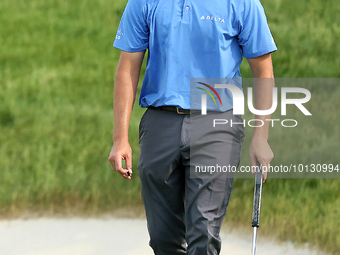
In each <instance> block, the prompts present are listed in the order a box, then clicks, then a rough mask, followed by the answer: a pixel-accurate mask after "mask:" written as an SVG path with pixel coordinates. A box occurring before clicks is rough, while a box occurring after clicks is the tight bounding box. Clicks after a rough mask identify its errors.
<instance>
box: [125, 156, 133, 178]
mask: <svg viewBox="0 0 340 255" xmlns="http://www.w3.org/2000/svg"><path fill="white" fill-rule="evenodd" d="M125 165H126V169H127V170H128V174H129V175H132V157H131V155H126V157H125Z"/></svg>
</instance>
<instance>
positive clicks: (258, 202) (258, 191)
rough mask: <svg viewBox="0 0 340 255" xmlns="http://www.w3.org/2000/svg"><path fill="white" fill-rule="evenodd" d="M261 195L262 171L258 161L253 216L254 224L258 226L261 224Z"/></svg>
mask: <svg viewBox="0 0 340 255" xmlns="http://www.w3.org/2000/svg"><path fill="white" fill-rule="evenodd" d="M261 195H262V171H261V165H260V163H259V162H257V171H256V176H255V188H254V204H253V217H252V226H253V227H257V228H258V227H259V226H260V211H261Z"/></svg>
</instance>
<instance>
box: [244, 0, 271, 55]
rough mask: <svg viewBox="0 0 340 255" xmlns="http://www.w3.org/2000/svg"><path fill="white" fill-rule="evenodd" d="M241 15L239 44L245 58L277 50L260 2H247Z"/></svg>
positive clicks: (251, 0)
mask: <svg viewBox="0 0 340 255" xmlns="http://www.w3.org/2000/svg"><path fill="white" fill-rule="evenodd" d="M239 15H240V16H239V18H238V27H239V35H238V43H239V45H240V47H241V49H242V53H243V56H244V57H245V58H255V57H259V56H262V55H264V54H267V53H270V52H273V51H276V50H277V47H276V44H275V41H274V38H273V36H272V34H271V32H270V29H269V26H268V22H267V18H266V14H265V12H264V9H263V7H262V5H261V3H260V1H259V0H245V1H244V5H241V9H240V11H239Z"/></svg>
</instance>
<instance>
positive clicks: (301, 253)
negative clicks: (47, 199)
mask: <svg viewBox="0 0 340 255" xmlns="http://www.w3.org/2000/svg"><path fill="white" fill-rule="evenodd" d="M224 231H225V230H224ZM221 237H222V239H223V243H222V252H221V255H243V254H245V255H249V254H251V241H252V234H251V233H250V235H249V233H247V234H245V233H242V232H239V231H232V232H231V233H226V232H222V233H221ZM263 239H264V238H261V233H260V229H259V233H258V245H257V252H256V254H261V255H269V254H270V255H286V254H289V255H317V254H318V255H321V254H322V253H320V252H316V251H314V252H312V251H311V250H308V249H307V248H303V249H302V248H299V249H297V248H294V246H293V245H292V244H290V243H282V244H277V243H275V242H273V241H269V242H268V241H265V240H263ZM148 240H149V237H148V233H147V229H146V221H145V220H142V219H135V220H134V219H116V218H109V219H94V218H93V219H82V218H70V219H58V218H40V219H29V220H2V221H0V254H1V255H106V254H107V255H152V254H153V252H152V250H151V248H150V247H149V246H148Z"/></svg>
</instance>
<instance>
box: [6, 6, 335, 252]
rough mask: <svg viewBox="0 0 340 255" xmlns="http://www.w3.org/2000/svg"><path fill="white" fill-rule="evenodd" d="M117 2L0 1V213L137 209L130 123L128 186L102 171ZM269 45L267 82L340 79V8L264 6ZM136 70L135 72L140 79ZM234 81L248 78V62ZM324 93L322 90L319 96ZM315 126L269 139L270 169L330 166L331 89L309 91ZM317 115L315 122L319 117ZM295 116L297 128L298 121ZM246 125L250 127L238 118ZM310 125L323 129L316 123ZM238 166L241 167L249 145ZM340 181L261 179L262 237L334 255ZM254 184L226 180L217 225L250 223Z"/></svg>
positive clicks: (106, 168)
mask: <svg viewBox="0 0 340 255" xmlns="http://www.w3.org/2000/svg"><path fill="white" fill-rule="evenodd" d="M125 3H126V1H125V0H113V1H108V0H83V1H78V0H75V1H66V0H42V1H38V0H31V1H18V0H11V1H9V0H2V1H1V2H0V24H1V29H0V213H1V215H2V216H5V215H7V216H8V215H9V216H10V215H18V214H20V212H22V211H27V210H28V211H36V210H42V211H44V210H45V211H51V212H52V213H53V212H63V211H67V210H68V209H69V208H76V212H93V213H97V212H107V211H113V210H116V209H118V208H121V207H126V206H139V205H141V199H140V183H139V179H138V176H137V169H136V166H137V158H138V150H139V148H138V137H137V130H138V122H139V119H140V116H141V114H142V112H143V110H142V109H140V108H138V107H136V108H135V110H134V112H133V116H132V119H131V126H130V133H131V136H130V142H131V146H132V148H133V153H134V157H133V165H134V172H135V175H134V178H133V180H132V181H126V180H124V179H123V178H121V177H119V176H118V175H117V174H116V173H114V172H113V170H112V169H111V167H110V164H109V163H108V161H107V157H108V155H109V152H110V148H111V146H112V140H111V137H112V127H113V114H112V91H113V81H114V73H115V69H116V65H117V62H118V57H119V51H118V50H117V49H114V48H113V47H112V43H113V40H114V37H115V33H116V30H117V26H118V23H119V20H120V16H121V14H122V11H123V10H124V6H125ZM262 3H263V5H264V7H265V10H266V13H267V16H268V20H269V23H270V26H271V29H272V32H273V35H274V37H275V40H276V42H277V45H278V47H279V51H278V52H276V53H274V54H273V62H274V67H275V75H276V77H286V78H287V77H288V78H292V77H340V69H339V66H340V58H339V55H340V45H339V43H338V42H339V40H340V16H339V15H338V13H339V11H340V6H339V5H338V3H337V1H335V0H333V1H332V0H325V1H318V0H309V1H307V0H302V1H292V0H287V1H279V0H271V1H270V0H265V1H264V0H263V1H262ZM144 68H145V67H143V70H144ZM241 69H242V73H243V75H244V76H245V77H250V70H249V67H248V66H247V64H246V63H243V64H242V68H241ZM325 87H326V86H325ZM314 90H315V92H313V95H314V94H315V95H318V96H317V98H316V100H314V101H313V102H314V103H313V104H310V105H308V109H310V110H311V111H312V112H313V113H317V114H315V115H313V118H311V119H308V120H306V121H305V124H303V123H302V124H301V128H300V129H299V128H297V129H292V130H289V131H287V130H286V129H282V128H274V129H271V136H270V144H271V146H272V147H273V150H274V152H275V154H276V156H275V159H274V161H273V164H280V163H287V162H288V163H311V162H314V163H326V162H327V163H328V162H332V163H339V157H340V154H339V145H338V141H339V132H338V130H339V126H340V125H339V120H338V118H337V111H338V109H340V105H339V100H338V98H339V97H340V94H339V90H338V89H336V90H332V91H330V90H329V89H325V88H324V87H322V88H314ZM322 109H324V110H325V111H326V112H325V114H319V113H320V112H321V110H322ZM293 114H294V115H293V116H294V117H296V118H301V114H300V115H299V112H298V111H297V112H294V113H293ZM245 118H248V119H249V118H250V116H249V115H246V116H245ZM319 120H323V121H322V122H321V121H319ZM247 136H248V139H247V141H246V143H245V145H244V147H243V158H242V164H243V165H246V164H249V159H248V153H247V147H248V145H249V142H250V141H249V140H250V139H249V138H250V137H251V130H250V129H249V130H248V129H247ZM339 184H340V182H339V180H337V179H336V180H334V179H319V180H318V179H271V180H268V182H267V183H266V184H265V187H264V193H263V208H262V214H261V226H262V227H261V233H266V234H268V235H275V236H277V237H279V238H281V239H282V240H292V241H297V242H298V243H304V242H310V243H311V244H316V245H317V246H319V247H321V248H324V249H326V250H328V251H331V252H333V254H339V253H338V251H339V250H340V231H339V228H338V227H337V226H339V223H340V222H339V221H340V198H339V197H338V194H339V192H340V188H339V187H340V185H339ZM252 196H253V180H247V179H242V180H236V181H235V185H234V191H233V194H232V201H231V203H230V207H229V210H228V216H227V222H228V224H232V225H235V226H246V227H248V225H249V223H250V215H251V209H252Z"/></svg>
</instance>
